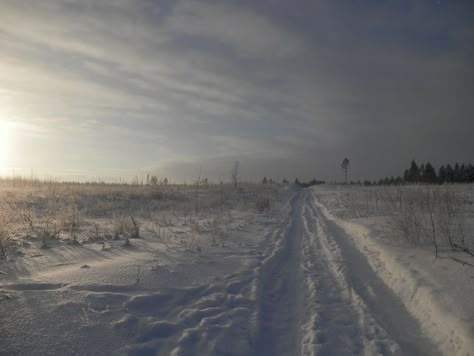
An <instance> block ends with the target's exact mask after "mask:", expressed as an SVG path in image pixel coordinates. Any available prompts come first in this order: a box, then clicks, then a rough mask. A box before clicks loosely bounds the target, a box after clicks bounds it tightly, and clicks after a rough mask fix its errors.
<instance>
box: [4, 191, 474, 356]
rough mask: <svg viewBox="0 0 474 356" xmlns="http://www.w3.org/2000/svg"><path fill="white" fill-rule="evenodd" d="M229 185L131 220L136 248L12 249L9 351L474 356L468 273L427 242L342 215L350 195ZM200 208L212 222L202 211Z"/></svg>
mask: <svg viewBox="0 0 474 356" xmlns="http://www.w3.org/2000/svg"><path fill="white" fill-rule="evenodd" d="M220 189H222V188H219V189H218V190H215V191H211V190H209V191H207V193H208V194H210V195H212V194H214V195H212V196H213V197H215V198H216V204H215V205H213V204H211V203H208V205H207V208H206V205H205V203H204V202H205V201H207V200H206V199H205V198H204V196H205V194H206V191H205V190H204V189H203V190H202V191H201V192H198V193H199V194H201V195H199V196H198V195H195V192H193V191H189V192H187V193H185V194H184V195H183V196H180V198H176V197H173V199H170V201H169V204H168V203H166V204H165V203H164V202H166V199H164V198H163V196H161V197H160V198H157V204H159V206H160V208H157V209H156V211H157V214H158V215H160V214H162V213H161V212H162V211H166V212H169V211H173V213H172V214H171V215H166V214H164V215H163V214H162V215H160V217H157V216H155V215H154V214H143V213H142V214H141V215H139V214H132V215H134V216H139V217H140V218H139V219H137V221H139V222H140V226H141V230H140V238H134V239H131V238H130V239H128V241H129V242H130V245H128V244H124V242H126V240H124V237H123V236H121V237H120V238H119V239H114V238H110V239H101V240H100V241H97V242H96V243H92V241H91V242H87V241H86V240H81V238H82V237H81V236H82V235H81V233H82V234H83V231H84V230H86V227H82V229H83V230H81V228H79V229H78V231H77V233H78V235H79V236H80V237H79V238H78V240H80V241H82V243H79V244H77V243H66V242H65V241H62V240H61V239H59V240H53V241H48V248H41V239H39V240H38V238H36V239H35V236H32V237H31V238H30V239H29V240H25V241H24V242H25V246H20V245H19V244H18V240H15V241H16V245H15V251H17V254H13V253H11V255H10V257H9V259H8V261H7V262H2V263H0V320H1V324H0V345H1V346H0V354H2V355H3V354H5V355H28V354H35V355H48V354H51V355H53V354H68V355H69V354H70V355H100V354H116V355H263V356H265V355H275V356H278V355H295V356H297V355H379V354H380V355H391V354H394V355H420V354H427V355H437V354H450V355H451V354H458V355H465V354H468V353H469V352H470V351H471V350H473V349H474V348H473V347H472V340H473V339H472V337H473V335H474V334H473V325H474V324H473V315H474V312H473V310H472V305H471V304H472V303H470V299H466V298H467V297H466V296H468V295H469V293H471V294H470V295H472V289H473V284H474V283H473V282H474V280H473V279H472V274H473V271H472V269H471V270H470V269H469V266H462V265H460V264H459V263H456V262H455V261H453V260H447V259H444V260H441V259H436V260H435V259H434V258H433V255H432V252H431V250H429V251H428V249H425V248H423V247H417V248H416V249H414V248H411V247H409V246H406V245H403V244H399V245H397V246H393V244H388V243H384V242H383V241H380V239H378V238H377V237H378V235H377V231H378V230H376V227H377V226H380V224H376V223H375V222H374V221H373V220H367V221H371V222H372V225H371V226H369V225H370V224H367V222H364V221H361V219H360V218H359V219H356V220H352V221H348V218H347V217H346V218H345V220H341V219H340V218H339V217H338V216H341V214H339V211H340V208H341V204H343V203H344V201H343V200H341V199H340V197H339V195H338V194H339V193H340V191H339V190H338V189H333V188H330V187H326V186H322V187H318V188H313V189H297V188H295V187H288V186H287V187H280V188H278V190H277V189H276V188H275V187H272V188H268V187H261V186H252V187H250V186H249V187H245V188H244V189H243V190H241V191H240V192H227V193H226V192H224V193H223V192H222V191H221V190H220ZM147 194H148V193H147ZM176 194H178V193H176ZM226 194H229V195H228V196H226V197H225V198H223V195H224V196H225V195H226ZM186 197H187V198H186ZM196 197H198V198H196ZM82 198H83V197H82ZM96 198H97V199H98V200H100V199H101V198H99V197H95V196H94V195H87V199H86V201H88V202H89V203H88V204H90V205H89V207H90V209H89V210H90V211H92V210H94V212H95V211H98V210H97V209H98V206H99V205H97V204H95V203H94V204H93V203H90V201H93V200H95V199H96ZM160 199H161V200H160ZM186 199H187V200H186ZM198 199H199V204H200V205H199V206H200V208H199V211H200V213H197V210H196V211H194V212H193V207H195V203H196V201H198ZM211 200H212V199H211ZM224 200H225V201H226V202H227V203H226V204H223V201H224ZM171 201H172V202H171ZM176 201H180V202H182V204H181V203H179V204H178V203H176ZM115 202H116V203H117V202H118V204H125V203H124V202H122V201H121V200H120V199H119V200H115ZM183 202H188V203H189V204H190V206H188V207H187V208H184V206H187V205H186V204H184V203H183ZM132 204H135V205H136V206H139V204H138V203H137V202H136V201H135V202H132ZM153 204H155V203H153ZM180 204H181V205H180ZM163 206H165V207H164V208H163ZM335 206H337V207H339V210H337V209H334V207H335ZM92 207H94V209H92ZM104 209H105V210H107V205H106V204H105V206H104ZM150 209H151V208H150ZM132 210H133V209H132ZM129 213H130V212H129ZM94 214H96V213H94ZM94 214H92V213H91V214H90V216H89V217H88V218H87V219H89V220H91V219H92V218H91V216H92V215H94ZM105 215H107V214H105ZM87 219H86V218H84V220H87ZM107 219H108V217H107V216H96V217H95V218H93V219H92V220H93V222H91V221H89V223H90V224H92V225H91V226H95V225H93V224H96V225H99V226H100V229H102V230H101V231H105V229H106V226H108V225H107V224H113V223H114V222H116V221H117V220H118V219H117V217H113V218H112V221H108V220H107ZM152 223H153V224H154V225H153V227H152V226H151V225H150V224H152ZM83 225H86V224H85V223H83ZM110 229H111V231H114V230H115V228H114V227H110ZM81 231H82V232H81ZM122 233H123V234H124V235H125V234H127V232H126V231H123V232H122ZM387 233H388V232H387ZM129 234H133V224H132V227H131V230H130V232H129ZM124 245H125V246H124ZM408 251H409V253H408ZM20 252H21V254H20ZM407 254H409V256H412V257H407ZM407 261H413V262H410V263H408V262H407ZM426 263H429V264H428V266H427V265H425V264H426ZM431 265H433V266H435V267H433V268H432V267H430V266H431ZM441 270H443V271H445V273H444V274H443V273H438V272H440V271H441ZM451 273H453V274H451ZM458 274H461V275H462V276H463V277H462V278H461V277H460V278H459V279H458V278H457V277H456V278H451V281H447V280H446V278H449V277H453V276H457V275H458ZM466 276H467V277H466ZM443 283H447V284H443ZM458 283H461V284H458ZM451 288H453V290H451ZM461 309H462V310H464V314H463V315H461V314H460V310H461Z"/></svg>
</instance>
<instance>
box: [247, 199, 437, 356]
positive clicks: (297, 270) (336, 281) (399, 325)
mask: <svg viewBox="0 0 474 356" xmlns="http://www.w3.org/2000/svg"><path fill="white" fill-rule="evenodd" d="M316 204H317V203H316V200H315V197H314V195H313V193H312V192H311V191H310V190H301V191H300V192H298V193H296V194H295V196H294V197H293V199H292V200H291V202H290V209H291V212H290V214H289V216H288V218H287V220H286V221H285V222H283V223H282V224H281V227H280V228H279V229H277V230H276V231H275V237H277V239H276V242H275V246H274V247H273V250H272V251H271V254H270V255H269V257H267V258H266V259H265V260H264V262H263V264H262V266H261V270H260V278H259V286H258V290H259V292H258V305H257V335H256V336H257V343H256V348H255V351H256V352H255V355H259V356H260V355H261V356H267V355H272V356H279V355H292V356H298V355H305V356H313V355H421V354H429V355H437V354H439V352H438V350H436V348H435V347H434V346H433V343H432V342H430V340H428V339H427V338H426V337H424V336H422V332H421V329H420V327H419V325H418V324H417V322H416V321H415V319H414V318H413V317H412V316H411V315H410V314H409V313H408V311H407V310H406V309H405V308H404V306H403V305H402V303H401V301H400V300H399V299H398V298H397V297H396V296H395V295H394V293H393V292H391V290H390V289H389V288H388V287H387V286H386V285H385V284H384V283H383V281H382V280H381V279H380V278H379V277H378V276H377V275H376V273H375V272H374V271H373V270H372V269H371V267H370V265H369V263H368V261H367V259H366V257H365V256H364V255H363V254H362V253H361V252H360V251H359V250H357V248H356V247H355V245H354V244H353V243H352V241H351V238H350V237H349V236H347V235H345V234H344V233H343V232H342V230H341V229H338V227H337V226H335V225H334V224H333V223H332V222H330V221H327V219H325V218H324V217H323V215H322V213H320V211H319V209H318V208H317V207H316Z"/></svg>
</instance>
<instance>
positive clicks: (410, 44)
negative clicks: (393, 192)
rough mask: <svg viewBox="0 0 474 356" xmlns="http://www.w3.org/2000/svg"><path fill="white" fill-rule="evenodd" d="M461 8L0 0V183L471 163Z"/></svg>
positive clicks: (472, 12)
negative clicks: (20, 178)
mask: <svg viewBox="0 0 474 356" xmlns="http://www.w3.org/2000/svg"><path fill="white" fill-rule="evenodd" d="M473 19H474V2H472V1H457V2H447V1H439V0H438V1H428V0H422V1H369V0H364V1H359V2H352V1H330V0H323V1H317V2H314V1H309V0H308V1H303V0H298V1H293V2H291V3H290V2H287V1H283V0H275V1H268V0H263V1H258V2H254V1H231V0H230V1H183V0H179V1H170V0H161V1H153V0H140V1H125V0H120V1H113V0H110V1H101V2H97V1H94V0H81V1H75V0H44V1H41V2H39V1H35V2H32V1H27V0H0V55H1V57H2V61H1V62H0V174H2V175H6V176H9V175H12V174H19V175H24V176H28V175H30V172H34V175H35V176H38V177H45V176H48V177H57V178H59V179H71V180H74V179H80V180H97V179H104V180H116V179H119V177H121V178H122V179H124V180H130V179H132V177H134V176H145V175H146V174H147V173H149V174H154V175H157V176H159V177H168V179H170V180H172V181H174V182H183V181H187V182H190V181H192V180H194V179H196V178H197V176H198V175H199V171H200V170H201V175H202V177H207V178H209V179H210V180H212V181H219V180H228V177H229V170H230V168H231V166H232V164H233V162H235V161H239V162H240V165H241V176H242V178H243V179H247V180H260V179H261V178H262V177H263V176H268V177H272V178H274V179H277V180H281V179H282V178H283V177H286V178H287V179H288V180H290V181H291V180H293V179H294V178H295V177H298V178H300V179H302V180H306V179H310V178H313V177H315V178H317V179H325V180H342V179H343V173H342V171H341V168H340V165H341V161H342V159H343V158H344V157H348V158H349V159H350V161H351V166H350V174H349V179H353V180H359V179H361V180H363V179H378V178H383V177H385V176H392V175H393V176H396V175H401V174H402V173H403V170H404V169H406V168H408V166H409V163H410V161H411V160H413V159H415V160H416V161H417V162H420V163H421V162H426V161H430V162H431V163H432V164H433V165H435V166H436V167H439V166H440V165H441V164H445V163H455V162H460V163H470V162H471V163H472V157H473V153H474V140H473V139H472V137H473V134H474V119H473V118H474V115H473V114H474V101H473V100H472V96H473V94H474V68H473V67H472V63H474V45H473V43H474V21H473Z"/></svg>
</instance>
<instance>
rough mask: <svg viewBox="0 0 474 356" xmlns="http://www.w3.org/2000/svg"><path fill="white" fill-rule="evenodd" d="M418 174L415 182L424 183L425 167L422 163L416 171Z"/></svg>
mask: <svg viewBox="0 0 474 356" xmlns="http://www.w3.org/2000/svg"><path fill="white" fill-rule="evenodd" d="M418 174H419V176H420V178H419V180H418V181H417V182H424V181H425V165H424V164H423V163H422V164H421V165H420V168H419V169H418Z"/></svg>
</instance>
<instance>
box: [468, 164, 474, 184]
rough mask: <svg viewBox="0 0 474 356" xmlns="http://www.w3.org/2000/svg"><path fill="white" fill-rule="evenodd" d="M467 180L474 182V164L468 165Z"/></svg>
mask: <svg viewBox="0 0 474 356" xmlns="http://www.w3.org/2000/svg"><path fill="white" fill-rule="evenodd" d="M467 181H468V182H469V183H474V166H473V165H472V164H471V163H469V164H468V166H467Z"/></svg>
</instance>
